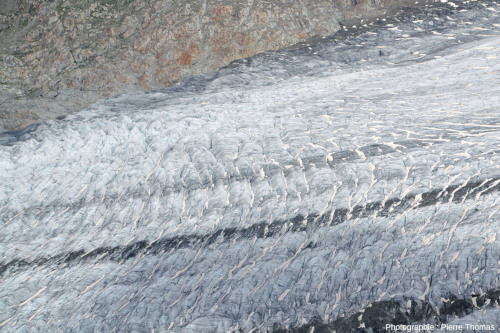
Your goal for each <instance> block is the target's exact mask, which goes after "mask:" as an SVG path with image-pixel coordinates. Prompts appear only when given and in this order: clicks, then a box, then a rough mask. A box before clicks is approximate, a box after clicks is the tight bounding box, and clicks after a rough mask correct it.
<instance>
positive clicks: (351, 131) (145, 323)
mask: <svg viewBox="0 0 500 333" xmlns="http://www.w3.org/2000/svg"><path fill="white" fill-rule="evenodd" d="M499 12H500V5H499V4H498V3H497V2H496V1H483V2H470V3H469V2H465V1H464V2H460V3H457V4H454V3H450V2H445V3H442V4H441V5H439V6H436V7H433V6H430V7H428V8H427V9H425V10H424V11H412V12H409V13H407V14H405V16H404V17H402V18H401V19H399V20H389V19H388V20H387V21H380V22H379V23H377V24H373V25H366V26H358V27H350V28H349V29H347V31H344V32H343V34H344V37H343V38H341V39H335V38H326V39H323V40H321V41H318V42H316V43H312V44H310V45H302V46H301V47H295V48H290V49H288V50H283V51H276V52H269V53H265V54H262V55H259V56H256V57H252V58H249V59H244V60H241V61H237V62H234V63H232V64H231V65H230V66H228V67H226V68H223V69H221V70H220V71H218V72H217V73H215V74H212V75H206V76H199V77H194V78H192V79H189V80H186V81H184V82H181V83H179V84H178V85H176V86H174V87H171V88H168V89H165V90H163V91H154V92H146V93H139V94H130V95H121V96H117V97H115V98H111V99H108V100H104V101H102V102H100V103H97V104H95V105H93V106H92V107H90V108H88V109H86V110H83V111H81V112H79V113H77V114H74V115H70V116H68V117H66V118H65V119H63V120H60V121H49V122H46V123H41V124H37V125H34V126H31V127H29V128H26V129H24V130H21V131H18V132H9V133H2V134H0V143H1V144H0V170H1V173H0V331H2V332H3V331H5V332H28V331H30V332H69V331H75V332H112V331H120V332H153V331H154V332H227V331H239V330H241V331H243V332H250V331H253V332H265V331H272V330H278V329H284V328H290V327H300V326H302V325H306V326H307V324H308V323H309V324H310V323H311V322H312V321H316V322H322V323H324V324H325V325H326V324H328V323H330V326H329V329H331V330H333V329H334V328H335V327H341V326H338V325H347V326H342V327H344V328H343V329H342V330H339V329H337V331H338V332H350V331H354V330H355V329H357V328H359V329H361V330H362V329H363V328H364V329H365V330H366V332H371V331H374V330H375V329H381V328H382V327H377V326H376V325H378V324H380V325H383V324H385V323H384V322H380V323H378V324H377V323H376V320H377V318H374V317H373V315H372V317H370V318H363V313H367V312H368V311H372V312H373V311H374V310H373V309H376V308H377V307H379V308H380V307H383V306H387V304H391V305H394V306H393V307H391V308H390V309H391V311H393V314H395V315H394V316H392V317H391V318H392V320H393V322H394V323H403V324H410V323H412V324H418V323H434V324H436V325H438V326H439V325H441V324H442V323H447V324H460V323H462V324H476V325H480V324H484V325H494V326H495V329H496V328H499V327H500V309H499V304H500V291H499V288H500V283H499V277H500V235H499V232H500V231H499V228H500V19H499V16H498V13H499ZM457 300H460V301H462V303H459V302H458V301H457ZM424 308H425V311H424V310H423V309H424ZM369 309H372V310H369ZM418 309H422V310H421V312H418V311H420V310H418ZM383 310H384V311H385V313H387V311H389V310H387V309H386V308H383ZM386 310H387V311H386ZM389 312H390V311H389ZM397 313H400V314H403V315H404V318H406V319H404V320H400V321H399V322H398V319H397V318H398V317H397ZM418 313H420V315H419V314H418ZM353 315H355V316H353ZM375 317H376V316H375ZM346 318H351V319H352V320H351V321H350V322H349V323H347V322H348V320H347V319H346ZM380 318H381V317H378V319H379V320H382V319H380ZM332 323H334V324H335V325H337V326H335V325H334V324H332ZM374 323H375V324H374ZM348 324H349V325H351V326H348ZM332 325H333V326H332ZM306 326H304V327H306ZM323 328H324V327H323Z"/></svg>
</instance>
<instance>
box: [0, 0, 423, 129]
mask: <svg viewBox="0 0 500 333" xmlns="http://www.w3.org/2000/svg"><path fill="white" fill-rule="evenodd" d="M424 2H425V1H424ZM414 3H415V1H414V0H335V1H332V0H315V1H312V0H275V1H267V0H245V1H243V0H218V1H215V0H212V1H207V0H195V1H187V0H182V1H175V2H174V1H171V0H163V1H161V0H149V1H144V0H100V1H89V0H55V1H54V0H21V1H13V0H4V1H2V7H1V8H0V40H1V43H0V52H1V53H0V131H2V130H11V129H16V128H20V127H23V126H26V125H28V124H30V123H33V122H36V121H39V120H45V119H53V118H56V117H61V116H64V115H66V114H68V113H70V112H73V111H76V110H80V109H82V108H84V107H87V106H88V105H89V104H90V103H93V102H95V101H97V100H99V99H102V98H104V97H108V96H111V95H115V94H118V93H124V92H131V91H137V90H148V89H156V88H162V87H166V86H169V85H171V84H173V83H175V82H176V81H178V80H179V79H181V78H184V77H187V76H191V75H194V74H200V73H206V72H210V71H214V70H216V69H217V68H218V67H220V66H221V65H225V64H228V63H229V62H231V61H232V60H235V59H240V58H244V57H248V56H251V55H254V54H257V53H261V52H263V51H266V50H272V49H278V48H282V47H285V46H290V45H293V44H295V43H298V42H301V41H307V40H308V39H310V38H311V37H314V36H326V35H331V34H332V33H334V32H336V31H338V30H339V29H341V27H342V26H343V25H346V26H349V25H354V24H359V23H361V24H369V21H370V20H372V19H374V18H381V17H383V16H384V15H390V14H392V13H394V12H395V11H397V10H399V9H401V8H402V7H404V6H408V5H413V4H414ZM421 3H422V1H421Z"/></svg>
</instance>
